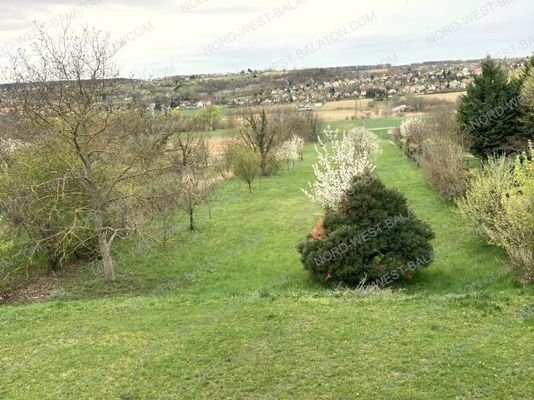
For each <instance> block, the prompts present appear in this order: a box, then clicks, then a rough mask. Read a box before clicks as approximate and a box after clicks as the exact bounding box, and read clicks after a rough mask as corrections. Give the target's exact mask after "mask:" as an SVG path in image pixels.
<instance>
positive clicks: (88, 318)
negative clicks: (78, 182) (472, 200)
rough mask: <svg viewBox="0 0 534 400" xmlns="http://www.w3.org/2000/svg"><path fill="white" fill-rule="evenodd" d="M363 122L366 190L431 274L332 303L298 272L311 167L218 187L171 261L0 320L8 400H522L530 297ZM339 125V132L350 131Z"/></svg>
mask: <svg viewBox="0 0 534 400" xmlns="http://www.w3.org/2000/svg"><path fill="white" fill-rule="evenodd" d="M398 122H399V121H398V120H383V121H372V122H371V123H372V126H369V127H370V128H373V129H376V130H375V132H376V134H377V135H379V137H380V138H381V146H382V149H383V153H382V155H381V157H380V160H379V165H378V169H377V173H378V174H379V175H380V177H381V178H382V179H383V180H384V182H385V183H386V185H388V186H390V187H395V188H397V189H398V190H400V191H401V192H402V193H404V194H405V195H406V196H407V198H408V200H409V202H410V205H411V206H412V207H413V209H414V211H415V212H416V214H417V215H418V216H419V217H420V218H422V219H423V220H425V221H428V222H429V223H430V224H431V226H432V228H433V229H434V231H435V233H436V239H435V241H434V246H435V249H436V252H437V258H436V261H435V262H434V263H433V264H432V265H431V266H430V267H429V268H428V269H425V270H423V271H421V272H419V273H418V274H416V275H415V277H414V279H413V281H412V282H410V283H404V284H402V285H399V286H397V287H395V288H394V289H393V290H384V291H382V292H378V293H370V292H361V291H330V290H326V289H323V288H322V287H321V286H320V285H319V284H318V283H316V282H313V281H312V280H311V279H310V277H309V276H308V274H307V273H306V272H305V271H304V270H303V268H302V265H301V264H300V262H299V255H298V253H297V251H296V249H295V246H296V244H297V243H298V242H299V241H301V240H303V238H304V237H305V235H306V234H307V233H308V231H309V230H310V229H311V227H312V226H313V224H314V222H315V220H316V218H317V217H318V216H319V215H320V209H319V208H318V207H317V206H315V205H314V204H312V203H311V202H310V200H308V199H307V198H306V197H305V196H304V195H303V193H302V191H301V188H303V187H305V186H306V184H307V182H308V181H309V180H311V179H312V178H313V172H312V169H311V165H312V164H313V161H314V151H313V148H312V146H308V147H307V149H306V154H305V161H304V162H303V163H298V164H296V165H295V166H294V167H293V168H291V169H290V170H289V171H285V172H284V173H283V174H282V176H278V177H273V178H268V179H262V180H261V181H260V182H258V183H256V184H255V188H254V189H255V190H254V192H253V193H252V194H249V193H248V191H247V189H246V188H245V186H244V185H243V184H241V183H239V182H238V181H235V180H233V181H230V182H228V183H227V184H225V185H224V186H223V187H221V188H220V189H219V190H218V191H217V193H216V196H215V198H214V199H213V202H212V204H211V219H210V218H209V210H208V208H207V207H205V208H203V209H202V210H200V213H199V229H198V230H197V231H196V232H193V233H190V232H188V231H186V230H185V227H186V222H185V220H183V219H182V218H181V216H180V215H178V214H177V216H176V222H175V225H176V226H177V227H178V228H177V229H176V230H175V231H174V235H173V245H172V246H170V247H169V248H167V249H165V248H161V247H156V246H153V245H150V244H144V243H143V242H141V241H134V240H132V241H130V242H125V243H122V244H121V246H120V248H118V249H117V254H116V258H117V260H118V272H119V277H118V280H117V282H115V283H113V284H112V285H107V284H105V283H104V282H103V281H102V280H101V278H100V274H98V271H95V270H94V269H92V268H90V267H85V268H84V269H83V270H81V271H79V273H77V274H76V275H72V274H71V275H69V274H65V276H63V277H61V285H60V286H59V287H58V289H57V293H56V295H55V298H54V299H53V300H52V301H50V302H47V303H44V304H25V305H19V306H8V307H2V308H0V398H2V399H4V398H5V399H47V398H50V399H72V398H76V399H94V398H95V399H100V398H103V399H199V398H209V399H223V398H239V399H294V398H302V399H348V398H350V399H353V398H362V399H428V398H437V399H472V398H473V399H474V398H491V399H499V398H501V399H504V398H507V399H508V398H512V399H530V398H532V396H533V389H532V381H533V380H534V365H533V363H532V354H533V353H534V341H533V340H532V338H533V333H534V332H533V330H534V329H533V328H534V324H533V322H534V296H533V291H532V289H526V288H521V287H516V286H515V285H514V283H513V281H512V279H511V278H510V277H509V275H508V274H506V258H505V256H504V254H503V253H502V252H501V251H500V250H498V249H496V248H493V247H490V246H487V245H485V244H484V243H483V242H481V241H479V240H478V239H476V238H475V237H474V236H472V235H471V233H470V232H469V231H468V230H467V229H466V228H465V227H464V226H463V224H462V222H461V220H460V219H459V216H458V215H457V213H456V211H455V209H454V207H453V206H451V205H449V204H446V203H445V202H443V201H442V200H441V199H440V198H439V197H438V196H437V195H436V194H435V193H434V192H433V190H432V189H431V187H430V186H429V185H428V184H427V183H426V182H425V179H424V176H423V174H422V172H421V171H419V170H418V169H417V168H416V167H415V166H414V165H413V164H412V163H411V162H410V161H408V160H407V159H406V158H405V157H404V156H403V154H402V153H401V152H400V151H399V150H398V149H397V148H396V147H395V146H394V145H393V143H392V142H390V140H389V138H388V136H387V135H386V130H384V129H381V128H384V127H390V126H393V125H395V124H398ZM348 124H350V123H349V122H340V123H339V124H337V125H338V126H346V125H348Z"/></svg>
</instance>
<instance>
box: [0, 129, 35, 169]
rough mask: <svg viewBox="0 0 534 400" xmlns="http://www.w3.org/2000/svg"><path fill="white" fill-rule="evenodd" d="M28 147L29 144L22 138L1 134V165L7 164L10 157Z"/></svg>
mask: <svg viewBox="0 0 534 400" xmlns="http://www.w3.org/2000/svg"><path fill="white" fill-rule="evenodd" d="M26 147H28V144H27V143H24V142H23V141H21V140H17V139H10V138H3V137H1V136H0V166H5V165H6V164H7V161H8V160H9V158H10V157H12V156H13V155H14V154H15V153H16V152H17V151H19V150H22V149H24V148H26Z"/></svg>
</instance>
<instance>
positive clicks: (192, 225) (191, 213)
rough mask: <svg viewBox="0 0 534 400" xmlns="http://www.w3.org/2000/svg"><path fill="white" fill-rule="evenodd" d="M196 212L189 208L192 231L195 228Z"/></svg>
mask: <svg viewBox="0 0 534 400" xmlns="http://www.w3.org/2000/svg"><path fill="white" fill-rule="evenodd" d="M194 212H195V210H193V209H192V208H190V209H189V230H190V231H192V230H194V229H195V220H194V215H193V214H194Z"/></svg>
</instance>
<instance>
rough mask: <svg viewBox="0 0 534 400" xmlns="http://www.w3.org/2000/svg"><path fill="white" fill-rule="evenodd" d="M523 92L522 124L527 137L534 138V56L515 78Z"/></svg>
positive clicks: (521, 92)
mask: <svg viewBox="0 0 534 400" xmlns="http://www.w3.org/2000/svg"><path fill="white" fill-rule="evenodd" d="M514 81H515V84H516V85H518V87H519V91H520V94H521V108H520V112H521V124H522V129H523V133H524V136H525V138H526V139H531V140H534V56H533V57H530V59H529V60H528V61H527V62H526V63H525V65H524V66H523V67H522V68H521V69H520V70H519V74H518V76H517V77H516V78H515V79H514Z"/></svg>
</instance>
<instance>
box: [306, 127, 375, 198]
mask: <svg viewBox="0 0 534 400" xmlns="http://www.w3.org/2000/svg"><path fill="white" fill-rule="evenodd" d="M323 135H324V137H325V139H326V142H325V141H323V140H322V139H321V138H319V145H317V146H315V151H316V152H317V155H318V158H319V162H318V163H316V164H315V165H314V166H313V171H314V173H315V177H316V180H315V182H314V183H309V184H308V185H309V188H310V190H309V192H308V191H306V190H305V191H304V193H305V194H306V195H307V196H308V197H310V198H311V199H312V200H314V201H316V202H317V203H319V204H321V205H322V206H323V208H325V209H335V208H337V206H338V205H339V203H340V201H341V199H342V197H343V194H344V193H345V192H346V191H347V190H349V189H350V187H351V185H352V182H353V180H354V178H356V177H359V176H363V175H365V174H367V173H370V172H372V171H373V170H374V168H375V158H376V156H377V155H378V153H379V151H380V149H379V146H378V140H377V138H376V136H375V135H373V134H372V133H371V132H369V131H368V130H367V129H365V128H361V127H360V128H354V129H352V130H350V131H349V132H343V133H342V134H341V135H340V134H339V132H338V131H337V130H333V129H331V128H330V127H327V129H325V131H324V132H323ZM328 142H329V143H328Z"/></svg>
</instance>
